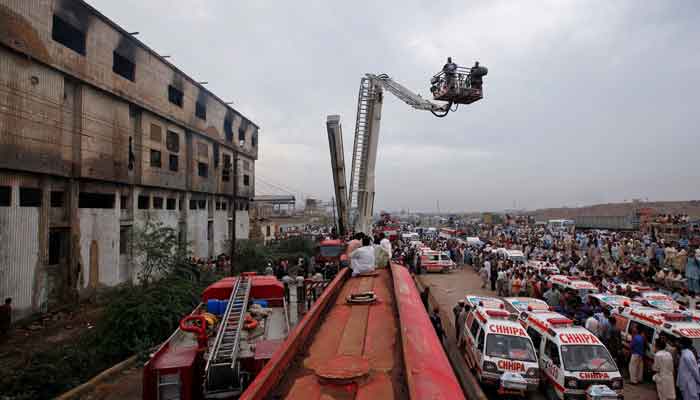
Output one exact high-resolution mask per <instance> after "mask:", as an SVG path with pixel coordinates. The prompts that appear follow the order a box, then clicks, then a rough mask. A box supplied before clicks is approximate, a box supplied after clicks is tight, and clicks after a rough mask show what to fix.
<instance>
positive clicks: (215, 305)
mask: <svg viewBox="0 0 700 400" xmlns="http://www.w3.org/2000/svg"><path fill="white" fill-rule="evenodd" d="M219 303H221V302H220V301H219V300H217V299H209V300H207V312H210V313H212V314H214V315H221V312H220V311H219V309H220V307H221V306H220V304H219Z"/></svg>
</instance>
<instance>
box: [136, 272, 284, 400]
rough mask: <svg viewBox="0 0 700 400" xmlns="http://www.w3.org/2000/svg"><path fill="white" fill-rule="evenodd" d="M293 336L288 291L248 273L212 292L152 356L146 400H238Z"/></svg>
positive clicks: (208, 290)
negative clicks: (226, 399)
mask: <svg viewBox="0 0 700 400" xmlns="http://www.w3.org/2000/svg"><path fill="white" fill-rule="evenodd" d="M288 334H289V316H288V314H287V307H286V302H285V298H284V286H283V284H282V283H281V282H280V281H278V280H277V279H276V278H275V277H274V276H259V275H255V274H254V273H246V274H244V275H242V276H237V277H228V278H223V279H221V280H220V281H218V282H216V283H214V284H212V285H210V286H209V287H207V288H206V289H205V290H204V292H203V293H202V298H201V303H200V304H199V305H198V306H197V307H196V308H195V309H194V311H192V313H190V314H189V315H187V316H185V317H184V318H182V320H180V325H179V327H178V329H176V330H175V332H173V334H172V335H171V336H170V337H169V338H168V339H167V340H166V341H165V342H164V343H163V344H162V345H160V347H159V348H158V349H157V350H156V351H155V352H154V353H153V354H151V356H150V358H149V360H148V362H146V365H145V366H144V369H143V399H144V400H165V399H168V400H170V399H181V400H190V399H202V398H235V397H237V396H238V395H240V394H241V393H242V392H243V391H244V390H245V389H246V387H247V386H248V384H249V383H250V382H251V381H252V380H253V379H254V378H255V376H256V375H257V374H258V373H259V372H260V371H261V370H262V369H263V367H264V366H265V364H266V363H267V362H268V361H269V360H270V359H271V358H272V355H273V354H274V353H275V352H276V351H277V349H278V348H279V347H280V345H281V344H282V342H283V341H284V339H285V338H286V337H287V335H288Z"/></svg>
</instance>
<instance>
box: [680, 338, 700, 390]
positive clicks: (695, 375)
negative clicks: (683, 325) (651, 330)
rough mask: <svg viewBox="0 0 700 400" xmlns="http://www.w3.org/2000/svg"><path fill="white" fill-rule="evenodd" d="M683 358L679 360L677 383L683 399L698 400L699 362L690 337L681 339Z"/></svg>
mask: <svg viewBox="0 0 700 400" xmlns="http://www.w3.org/2000/svg"><path fill="white" fill-rule="evenodd" d="M680 344H681V348H682V349H683V351H681V359H680V361H679V362H678V378H676V385H677V386H678V388H679V389H680V391H681V396H683V400H698V390H699V389H700V371H698V362H697V360H696V359H695V354H693V352H692V350H690V348H691V347H692V346H693V343H692V342H691V341H690V339H688V338H682V339H681V343H680Z"/></svg>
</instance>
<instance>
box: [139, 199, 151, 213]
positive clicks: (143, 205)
mask: <svg viewBox="0 0 700 400" xmlns="http://www.w3.org/2000/svg"><path fill="white" fill-rule="evenodd" d="M138 203H139V204H138V208H139V210H148V206H149V205H150V204H149V203H150V198H149V197H148V196H139V200H138Z"/></svg>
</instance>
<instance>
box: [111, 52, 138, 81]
mask: <svg viewBox="0 0 700 400" xmlns="http://www.w3.org/2000/svg"><path fill="white" fill-rule="evenodd" d="M112 71H114V73H115V74H117V75H121V76H122V77H124V78H126V79H128V80H130V81H132V82H133V81H134V71H135V65H134V62H133V61H131V60H129V59H128V58H126V57H124V56H122V55H121V54H119V53H117V52H116V51H115V52H112Z"/></svg>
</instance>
